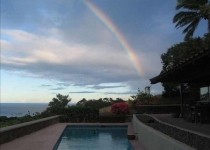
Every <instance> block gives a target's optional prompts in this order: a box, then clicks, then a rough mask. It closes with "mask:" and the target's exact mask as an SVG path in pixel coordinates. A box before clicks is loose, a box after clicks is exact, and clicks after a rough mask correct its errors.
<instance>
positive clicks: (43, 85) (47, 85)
mask: <svg viewBox="0 0 210 150" xmlns="http://www.w3.org/2000/svg"><path fill="white" fill-rule="evenodd" d="M50 86H52V85H50V84H42V85H41V87H50Z"/></svg>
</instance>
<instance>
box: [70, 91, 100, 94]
mask: <svg viewBox="0 0 210 150" xmlns="http://www.w3.org/2000/svg"><path fill="white" fill-rule="evenodd" d="M69 93H71V94H80V93H81V94H88V93H98V92H95V91H76V92H69Z"/></svg>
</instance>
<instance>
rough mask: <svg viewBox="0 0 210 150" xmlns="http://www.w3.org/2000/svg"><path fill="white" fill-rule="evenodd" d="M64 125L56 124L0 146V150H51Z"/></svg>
mask: <svg viewBox="0 0 210 150" xmlns="http://www.w3.org/2000/svg"><path fill="white" fill-rule="evenodd" d="M65 127H66V124H65V123H57V124H54V125H51V126H49V127H46V128H44V129H41V130H39V131H36V132H33V133H31V134H28V135H25V136H23V137H20V138H17V139H15V140H13V141H10V142H8V143H5V144H2V145H0V150H52V149H53V147H54V145H55V143H56V142H57V140H58V138H59V137H60V135H61V133H62V131H63V130H64V128H65Z"/></svg>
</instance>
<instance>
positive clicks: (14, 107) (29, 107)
mask: <svg viewBox="0 0 210 150" xmlns="http://www.w3.org/2000/svg"><path fill="white" fill-rule="evenodd" d="M47 106H48V103H0V116H7V117H21V116H25V115H27V114H30V115H34V114H35V113H36V112H38V113H41V112H43V111H44V110H46V108H47Z"/></svg>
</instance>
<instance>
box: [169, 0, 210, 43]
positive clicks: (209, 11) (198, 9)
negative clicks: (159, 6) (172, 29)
mask: <svg viewBox="0 0 210 150" xmlns="http://www.w3.org/2000/svg"><path fill="white" fill-rule="evenodd" d="M176 10H181V11H179V12H178V13H177V14H176V15H175V16H174V18H173V23H176V27H177V28H180V27H184V26H186V28H185V29H184V30H183V33H184V34H186V35H185V40H187V39H189V38H191V37H192V36H193V33H194V31H195V29H196V28H197V26H198V24H199V22H200V21H201V20H202V19H204V20H207V21H208V32H209V33H210V1H209V0H177V6H176Z"/></svg>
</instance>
